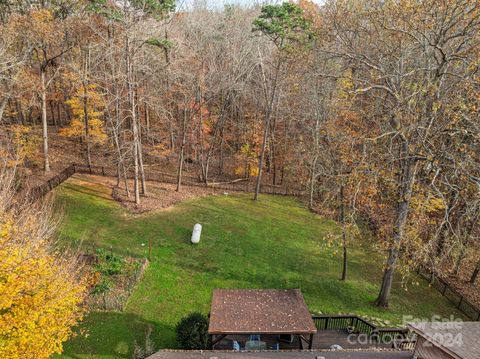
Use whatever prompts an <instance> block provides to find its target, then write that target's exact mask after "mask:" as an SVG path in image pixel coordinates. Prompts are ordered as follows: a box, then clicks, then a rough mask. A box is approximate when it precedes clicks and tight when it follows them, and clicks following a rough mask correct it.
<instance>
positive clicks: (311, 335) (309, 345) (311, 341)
mask: <svg viewBox="0 0 480 359" xmlns="http://www.w3.org/2000/svg"><path fill="white" fill-rule="evenodd" d="M312 347H313V334H310V342H309V343H308V349H310V350H312Z"/></svg>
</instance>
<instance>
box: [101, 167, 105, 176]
mask: <svg viewBox="0 0 480 359" xmlns="http://www.w3.org/2000/svg"><path fill="white" fill-rule="evenodd" d="M102 176H103V177H105V167H103V166H102Z"/></svg>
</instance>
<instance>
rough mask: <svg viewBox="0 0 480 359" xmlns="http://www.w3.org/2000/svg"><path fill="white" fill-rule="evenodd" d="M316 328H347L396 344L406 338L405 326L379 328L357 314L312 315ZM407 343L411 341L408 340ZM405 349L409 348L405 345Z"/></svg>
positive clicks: (404, 340)
mask: <svg viewBox="0 0 480 359" xmlns="http://www.w3.org/2000/svg"><path fill="white" fill-rule="evenodd" d="M312 319H313V322H314V323H315V326H316V327H317V330H319V331H321V330H347V331H352V333H355V334H364V335H367V336H368V337H369V338H372V339H373V340H375V341H377V342H386V341H389V342H391V343H392V345H394V346H396V343H397V344H398V343H399V342H400V341H402V342H405V343H406V341H407V340H408V337H407V335H408V329H407V328H380V327H377V326H376V325H374V324H372V323H370V322H368V321H367V320H365V319H363V318H361V317H359V316H357V315H313V316H312ZM408 343H410V344H409V345H411V341H410V340H408ZM403 347H405V349H410V348H408V347H407V346H406V344H405V345H403V346H402V349H403Z"/></svg>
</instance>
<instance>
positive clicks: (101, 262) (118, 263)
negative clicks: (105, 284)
mask: <svg viewBox="0 0 480 359" xmlns="http://www.w3.org/2000/svg"><path fill="white" fill-rule="evenodd" d="M96 254H97V258H98V264H97V265H96V268H97V270H98V271H99V272H100V273H102V274H104V275H116V274H120V273H122V271H123V269H124V265H125V259H124V258H122V257H120V256H119V255H117V254H115V253H112V252H110V251H107V250H105V249H103V248H98V249H97V251H96Z"/></svg>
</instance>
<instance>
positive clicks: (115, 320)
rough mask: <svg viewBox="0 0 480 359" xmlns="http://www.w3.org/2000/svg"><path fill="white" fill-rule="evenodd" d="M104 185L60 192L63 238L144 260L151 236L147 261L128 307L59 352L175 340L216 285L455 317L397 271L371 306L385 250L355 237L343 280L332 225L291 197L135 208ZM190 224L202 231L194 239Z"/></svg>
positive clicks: (323, 308) (98, 352)
mask: <svg viewBox="0 0 480 359" xmlns="http://www.w3.org/2000/svg"><path fill="white" fill-rule="evenodd" d="M110 192H111V190H110V189H108V188H107V187H105V186H104V185H102V184H99V183H95V182H94V181H90V182H89V181H88V177H87V180H85V178H83V179H82V180H81V181H80V179H79V178H78V177H74V178H71V179H70V180H69V181H67V182H65V183H64V184H63V185H62V186H61V187H60V188H59V189H58V190H57V205H58V210H59V212H61V213H62V216H63V220H62V225H61V228H60V231H59V233H60V237H61V239H62V243H64V244H66V245H74V246H78V245H81V246H83V247H84V248H89V247H91V246H93V245H94V246H96V247H104V248H108V249H111V250H113V251H114V252H117V253H121V254H126V255H129V256H138V257H143V256H146V255H147V250H148V244H149V242H150V243H151V246H152V261H151V264H150V265H149V267H148V269H147V271H146V272H145V275H144V277H143V280H142V281H141V282H140V283H139V284H138V285H137V287H136V289H135V290H134V292H133V294H132V296H131V297H130V299H129V301H128V304H127V307H126V310H125V312H122V313H119V312H94V313H90V314H89V315H88V316H87V317H86V319H85V321H84V323H83V324H82V325H81V326H80V327H79V328H78V332H79V334H78V336H76V337H75V338H73V339H71V340H70V341H69V342H68V343H67V344H66V345H65V352H64V356H65V357H69V358H91V357H95V358H129V359H130V358H132V354H133V351H134V347H135V343H137V345H139V346H143V345H144V342H145V337H146V333H147V332H148V331H149V330H150V329H151V330H152V334H151V339H152V340H153V341H154V343H155V346H156V348H157V349H158V348H172V347H175V345H176V343H175V335H174V327H175V324H176V323H177V322H178V320H179V319H180V318H181V317H182V316H184V315H186V314H188V313H190V312H192V311H201V312H204V313H208V311H209V307H210V298H211V294H212V290H213V289H214V288H300V289H301V290H302V292H303V294H304V296H305V299H306V302H307V305H308V307H309V309H310V310H311V312H312V313H320V312H321V313H328V314H337V313H355V314H358V315H362V316H365V317H369V318H373V319H375V320H377V321H378V322H383V323H384V324H385V325H387V326H393V325H397V324H399V323H401V321H402V316H403V315H412V316H414V317H420V318H426V319H429V318H430V317H431V316H432V315H434V314H436V315H441V316H446V317H448V316H449V315H451V314H453V315H456V316H460V314H459V313H458V312H457V311H456V310H455V308H454V307H453V306H452V305H451V304H450V303H449V302H448V301H447V300H446V299H445V298H443V297H442V296H441V295H440V294H439V293H438V292H437V291H436V290H435V289H433V288H429V287H428V285H427V283H425V282H424V281H420V285H418V286H417V285H410V286H408V291H406V290H405V289H404V288H402V287H401V285H400V278H397V281H396V282H395V285H394V289H393V293H392V297H391V308H390V309H389V310H383V309H378V308H376V307H374V306H373V305H372V304H371V303H372V301H373V300H374V299H375V297H376V294H377V293H378V285H379V282H380V278H381V268H382V263H383V261H384V259H383V255H381V254H379V253H376V252H375V251H374V250H373V249H371V248H370V247H369V246H368V244H366V243H364V242H363V243H361V241H360V240H357V241H356V243H353V244H352V249H351V250H350V260H349V277H348V280H347V281H346V282H341V281H339V280H338V278H339V275H340V270H341V258H340V256H339V255H335V254H334V253H335V252H336V251H338V248H335V247H329V246H328V245H327V244H326V242H325V241H324V240H323V238H324V237H325V236H326V235H327V233H329V232H335V231H337V230H338V228H337V225H336V224H335V222H332V221H327V220H324V219H322V218H320V217H319V216H317V215H314V214H312V213H310V212H309V211H308V210H307V209H305V208H304V206H303V205H302V204H301V203H300V202H299V201H297V200H296V199H294V198H289V197H280V196H266V195H265V196H261V200H260V201H259V202H254V201H252V200H251V195H247V194H240V195H238V194H237V195H228V196H225V195H217V196H209V197H203V198H197V199H189V200H187V201H185V202H182V203H179V204H177V205H176V206H174V207H172V208H171V209H169V210H163V211H156V212H155V211H153V212H149V213H144V214H137V215H135V214H132V213H130V212H128V210H126V209H125V208H123V207H122V206H120V205H119V204H118V203H117V202H115V201H113V200H112V199H111V198H110ZM195 223H201V224H202V225H203V231H202V239H201V242H200V244H198V245H195V246H194V245H191V244H190V243H189V239H190V236H191V230H192V227H193V225H194V224H195ZM149 328H150V329H149Z"/></svg>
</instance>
